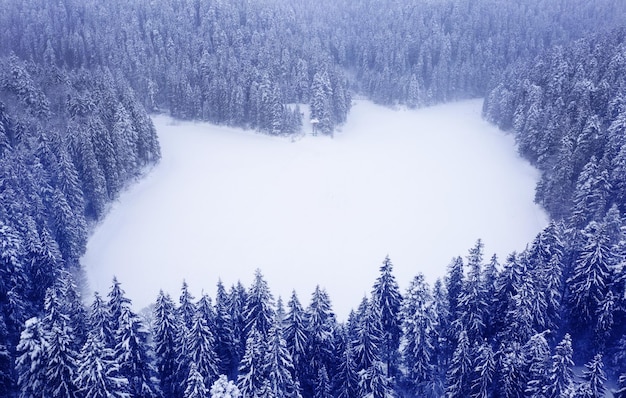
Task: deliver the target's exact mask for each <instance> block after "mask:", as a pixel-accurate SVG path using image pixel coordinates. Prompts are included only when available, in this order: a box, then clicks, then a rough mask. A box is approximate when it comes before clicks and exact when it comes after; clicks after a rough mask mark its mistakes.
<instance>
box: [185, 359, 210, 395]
mask: <svg viewBox="0 0 626 398" xmlns="http://www.w3.org/2000/svg"><path fill="white" fill-rule="evenodd" d="M208 397H209V391H208V389H207V388H206V386H205V385H204V377H203V376H202V374H201V373H200V372H199V371H198V368H197V367H196V364H195V363H194V362H193V361H192V362H191V363H190V364H189V376H188V377H187V381H186V382H185V393H184V395H183V398H208Z"/></svg>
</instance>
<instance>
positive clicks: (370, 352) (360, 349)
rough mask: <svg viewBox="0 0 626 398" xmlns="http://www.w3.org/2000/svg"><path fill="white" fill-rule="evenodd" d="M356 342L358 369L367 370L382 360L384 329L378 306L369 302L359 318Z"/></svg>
mask: <svg viewBox="0 0 626 398" xmlns="http://www.w3.org/2000/svg"><path fill="white" fill-rule="evenodd" d="M356 334H357V340H356V341H355V342H354V354H355V359H356V364H357V369H358V370H359V371H361V370H367V369H369V368H370V367H371V366H373V365H374V364H375V363H376V362H380V361H381V342H382V331H381V321H380V313H379V312H378V307H376V306H375V305H373V303H371V302H369V303H368V304H367V308H366V310H365V314H364V316H363V317H362V318H361V319H360V320H359V324H358V326H357V330H356Z"/></svg>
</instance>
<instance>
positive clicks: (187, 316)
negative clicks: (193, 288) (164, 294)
mask: <svg viewBox="0 0 626 398" xmlns="http://www.w3.org/2000/svg"><path fill="white" fill-rule="evenodd" d="M193 300H194V297H193V296H192V295H191V293H190V292H189V286H188V285H187V282H186V281H183V286H182V288H181V291H180V298H179V300H178V302H179V303H180V305H179V306H178V316H179V318H180V319H181V321H182V323H183V325H184V326H185V328H187V329H191V327H192V326H193V320H194V318H195V314H196V305H195V304H194V302H193Z"/></svg>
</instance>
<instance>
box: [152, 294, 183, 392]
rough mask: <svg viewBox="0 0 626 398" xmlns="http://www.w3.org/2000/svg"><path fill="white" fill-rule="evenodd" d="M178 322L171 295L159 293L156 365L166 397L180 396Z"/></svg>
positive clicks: (154, 333) (154, 326) (156, 325)
mask: <svg viewBox="0 0 626 398" xmlns="http://www.w3.org/2000/svg"><path fill="white" fill-rule="evenodd" d="M178 327H179V325H178V320H177V318H176V309H175V306H174V302H173V301H172V299H171V298H170V296H169V295H166V294H164V293H163V291H160V292H159V296H158V297H157V301H156V305H155V307H154V325H153V330H152V336H153V343H154V353H155V364H156V369H157V373H158V376H159V379H160V386H161V391H162V392H163V395H164V396H167V397H176V396H179V393H180V392H181V391H180V388H179V387H178V385H179V383H178V382H179V380H180V377H178V375H177V373H176V371H177V369H178V362H177V359H178V355H179V352H178V350H179V347H178V340H177V335H178Z"/></svg>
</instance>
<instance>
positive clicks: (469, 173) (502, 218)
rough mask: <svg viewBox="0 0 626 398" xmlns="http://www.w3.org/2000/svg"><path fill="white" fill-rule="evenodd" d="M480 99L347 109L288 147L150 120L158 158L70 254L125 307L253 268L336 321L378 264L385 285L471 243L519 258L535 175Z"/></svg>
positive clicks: (428, 271)
mask: <svg viewBox="0 0 626 398" xmlns="http://www.w3.org/2000/svg"><path fill="white" fill-rule="evenodd" d="M481 104H482V101H481V100H470V101H462V102H456V103H451V104H445V105H439V106H435V107H430V108H424V109H419V110H406V109H403V110H392V109H389V108H385V107H381V106H377V105H374V104H373V103H371V102H369V101H363V100H359V101H355V105H354V106H353V108H352V110H351V112H350V116H349V119H348V122H347V123H346V124H345V125H344V126H343V127H342V129H341V131H339V132H337V133H336V134H335V137H334V139H330V138H328V137H322V136H318V137H311V136H309V135H307V136H305V137H302V138H301V139H298V140H295V141H294V142H292V140H291V139H289V138H279V137H270V136H267V135H262V134H258V133H254V132H251V131H244V130H241V129H236V128H228V127H223V126H214V125H210V124H206V123H192V122H181V121H176V120H173V119H171V118H169V117H166V116H155V117H153V121H154V123H155V126H156V128H157V132H158V135H159V139H160V142H161V147H162V153H163V158H162V161H161V163H160V164H159V165H158V166H157V167H155V168H154V169H153V170H152V171H151V173H150V174H149V175H148V176H146V177H145V178H144V179H142V180H141V181H139V182H138V183H136V184H135V185H133V186H132V187H130V188H129V189H128V190H127V191H126V192H124V193H123V194H122V195H121V196H120V198H119V200H118V201H117V202H116V203H114V204H113V206H112V208H111V210H110V212H109V214H108V215H107V216H106V218H105V219H104V220H103V221H102V222H101V224H100V225H98V227H97V228H96V230H95V231H94V233H93V235H92V236H91V237H90V239H89V242H88V245H87V253H86V254H85V256H84V257H83V259H82V263H83V265H84V267H85V270H86V274H87V278H88V281H89V284H90V286H91V288H92V289H93V290H97V291H99V292H100V293H102V294H106V292H107V291H108V289H109V286H110V284H111V279H112V277H113V275H116V276H117V278H118V279H119V281H120V282H121V283H122V287H123V289H124V290H125V291H126V293H127V296H128V297H129V298H130V299H131V300H133V303H134V304H135V306H136V307H137V308H142V307H144V306H146V305H148V304H150V303H152V302H154V301H155V299H156V296H157V294H158V291H159V289H161V288H162V289H163V290H164V291H167V292H169V293H170V294H171V295H172V297H174V298H175V299H176V300H177V298H178V295H179V291H180V286H181V284H182V280H183V279H186V280H187V283H188V284H189V287H190V289H191V292H192V293H193V294H194V295H195V296H196V297H198V296H199V295H200V294H201V292H202V291H204V292H207V293H209V294H210V295H211V296H214V293H215V285H216V283H217V280H218V278H221V279H222V281H223V282H224V284H225V285H226V287H227V288H228V287H229V286H230V285H231V284H233V283H236V282H237V280H241V281H242V282H243V283H244V285H245V286H249V284H250V282H251V281H252V279H253V274H254V270H255V269H256V268H260V269H261V270H262V272H263V275H264V276H265V279H266V280H267V281H268V283H269V286H270V288H271V290H272V292H273V294H274V296H275V298H277V297H278V296H279V295H280V296H282V298H283V301H285V302H286V301H287V300H288V299H289V296H290V295H291V290H292V289H295V290H296V291H297V293H298V296H299V298H300V301H301V302H302V303H303V305H307V304H308V301H309V297H310V294H311V293H312V291H313V289H314V288H315V285H316V284H319V285H321V286H323V287H325V288H326V290H327V291H328V293H329V295H330V298H331V300H332V302H333V308H334V310H335V312H336V313H337V315H338V317H339V319H345V318H346V316H347V314H348V312H349V310H350V309H351V308H356V307H357V306H358V304H359V302H360V301H361V299H362V297H363V296H364V295H365V294H369V291H370V289H371V286H372V285H373V283H374V281H375V279H376V278H377V277H378V273H379V266H380V265H381V263H382V261H383V259H384V258H385V256H386V255H389V256H390V258H391V260H392V262H393V264H394V274H395V276H396V279H397V280H398V283H399V284H400V287H401V289H402V290H403V291H404V289H405V288H406V287H407V286H408V284H409V282H410V280H411V279H412V278H413V276H414V275H416V274H417V273H418V272H422V273H424V274H425V275H426V277H427V280H428V281H430V282H434V280H435V278H437V277H440V276H443V274H444V273H445V270H446V267H447V265H448V264H449V262H450V260H451V258H452V257H454V256H459V255H461V256H463V257H465V256H466V254H467V251H468V250H469V248H471V247H472V246H473V245H474V243H475V241H476V239H478V238H481V239H482V240H483V242H484V243H485V261H487V260H488V259H489V257H490V256H491V255H492V254H493V253H494V252H495V253H497V254H498V255H499V257H500V259H501V260H503V259H504V257H505V256H506V255H507V254H508V253H510V252H512V251H521V250H523V249H524V247H525V246H526V244H527V243H529V242H530V241H531V240H532V239H533V238H534V236H535V235H536V234H537V233H538V232H539V231H540V230H541V229H542V228H543V227H544V226H545V225H546V224H547V222H548V220H547V216H546V214H545V213H544V212H543V211H542V210H541V208H539V206H537V205H535V204H534V203H533V197H534V188H535V185H536V182H537V180H538V178H539V175H538V171H536V170H535V169H534V168H532V167H531V166H530V165H529V164H528V163H527V162H526V161H524V160H523V159H521V158H520V157H519V156H518V154H517V152H516V149H515V146H514V140H513V137H512V136H511V135H507V134H505V133H503V132H501V131H499V130H498V129H497V128H496V127H494V126H492V125H490V124H489V123H487V122H486V121H484V120H482V118H481V117H480V109H481Z"/></svg>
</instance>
